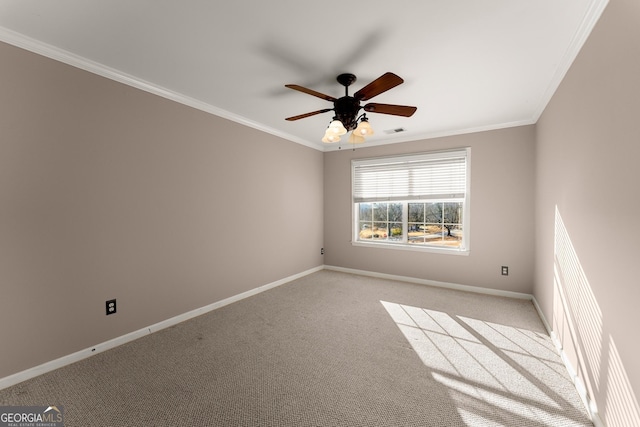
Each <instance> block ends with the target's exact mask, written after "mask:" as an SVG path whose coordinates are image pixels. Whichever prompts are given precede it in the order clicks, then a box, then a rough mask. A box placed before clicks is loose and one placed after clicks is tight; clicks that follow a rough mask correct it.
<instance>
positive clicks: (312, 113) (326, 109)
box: [285, 108, 333, 122]
mask: <svg viewBox="0 0 640 427" xmlns="http://www.w3.org/2000/svg"><path fill="white" fill-rule="evenodd" d="M331 110H333V108H325V109H324V110H318V111H312V112H311V113H306V114H300V115H299V116H293V117H287V118H286V119H285V120H288V121H290V122H292V121H294V120H300V119H304V118H305V117H311V116H315V115H316V114H322V113H326V112H327V111H331Z"/></svg>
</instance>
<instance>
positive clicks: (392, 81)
mask: <svg viewBox="0 0 640 427" xmlns="http://www.w3.org/2000/svg"><path fill="white" fill-rule="evenodd" d="M403 82H404V80H402V78H400V77H398V76H396V75H395V74H393V73H384V74H383V75H382V76H380V77H378V78H377V79H375V80H374V81H372V82H371V83H369V84H368V85H366V86H365V87H363V88H362V89H360V90H359V91H357V92H356V93H354V94H353V97H354V98H356V99H358V100H360V101H366V100H367V99H371V98H373V97H374V96H376V95H380V94H381V93H382V92H386V91H388V90H389V89H391V88H394V87H396V86H398V85H399V84H402V83H403Z"/></svg>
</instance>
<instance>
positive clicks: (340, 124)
mask: <svg viewBox="0 0 640 427" xmlns="http://www.w3.org/2000/svg"><path fill="white" fill-rule="evenodd" d="M336 80H338V83H340V84H341V85H342V86H344V88H345V94H344V96H343V97H341V98H334V97H333V96H329V95H325V94H323V93H320V92H316V91H315V90H312V89H307V88H306V87H303V86H299V85H293V84H288V85H285V87H288V88H290V89H294V90H297V91H300V92H304V93H306V94H309V95H313V96H316V97H318V98H322V99H324V100H326V101H329V102H333V108H325V109H322V110H318V111H312V112H310V113H305V114H300V115H298V116H293V117H287V118H286V119H285V120H288V121H294V120H299V119H304V118H306V117H311V116H315V115H316V114H322V113H326V112H328V111H334V112H335V116H334V118H333V121H332V122H331V124H330V125H329V127H328V128H327V131H326V133H325V136H324V138H322V141H323V142H338V141H340V135H344V134H345V133H347V132H348V131H354V132H353V133H352V134H351V137H350V138H349V142H355V143H357V142H364V137H365V136H369V135H372V134H373V131H372V130H371V126H369V123H368V119H367V116H366V113H381V114H391V115H394V116H403V117H411V116H412V115H413V113H415V112H416V110H417V108H416V107H410V106H407V105H392V104H378V103H375V102H370V103H368V104H365V105H364V106H361V105H360V102H361V101H367V100H369V99H371V98H373V97H374V96H377V95H380V94H381V93H383V92H386V91H388V90H389V89H392V88H394V87H396V86H398V85H399V84H401V83H403V82H404V80H402V78H400V77H398V76H397V75H395V74H393V73H385V74H383V75H382V76H380V77H378V78H377V79H375V80H374V81H372V82H371V83H369V84H368V85H366V86H365V87H363V88H362V89H360V90H358V91H357V92H355V93H354V94H353V96H349V86H350V85H351V84H353V83H354V82H355V81H356V76H355V75H353V74H350V73H344V74H340V75H339V76H338V77H337V79H336ZM361 109H363V110H364V111H365V113H363V114H362V115H361V116H358V113H359V112H360V110H361Z"/></svg>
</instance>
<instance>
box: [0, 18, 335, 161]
mask: <svg viewBox="0 0 640 427" xmlns="http://www.w3.org/2000/svg"><path fill="white" fill-rule="evenodd" d="M0 41H3V42H5V43H8V44H10V45H13V46H16V47H19V48H21V49H24V50H27V51H29V52H33V53H35V54H38V55H41V56H44V57H47V58H50V59H53V60H55V61H59V62H62V63H64V64H67V65H70V66H72V67H75V68H79V69H81V70H84V71H88V72H90V73H92V74H96V75H98V76H101V77H104V78H107V79H110V80H113V81H116V82H118V83H122V84H125V85H127V86H131V87H134V88H136V89H140V90H143V91H145V92H148V93H151V94H154V95H157V96H160V97H162V98H165V99H168V100H171V101H174V102H177V103H179V104H183V105H186V106H188V107H192V108H195V109H197V110H200V111H204V112H206V113H209V114H213V115H215V116H218V117H222V118H224V119H228V120H231V121H233V122H236V123H239V124H242V125H245V126H248V127H250V128H253V129H257V130H259V131H262V132H265V133H268V134H271V135H274V136H277V137H279V138H282V139H286V140H289V141H292V142H296V143H298V144H302V145H305V146H307V147H310V148H313V149H315V150H320V151H322V150H321V148H319V147H318V144H314V143H312V142H310V141H307V140H304V139H301V138H298V137H296V136H293V135H290V134H287V133H284V132H280V131H278V130H275V129H273V128H271V127H268V126H265V125H263V124H261V123H257V122H254V121H253V120H249V119H247V118H246V117H243V116H240V115H238V114H235V113H231V112H229V111H227V110H223V109H222V108H218V107H216V106H214V105H211V104H207V103H205V102H202V101H200V100H198V99H195V98H192V97H189V96H186V95H183V94H181V93H179V92H176V91H173V90H170V89H167V88H165V87H162V86H160V85H157V84H154V83H151V82H148V81H145V80H142V79H139V78H137V77H135V76H132V75H130V74H127V73H124V72H122V71H119V70H116V69H115V68H111V67H108V66H106V65H104V64H101V63H99V62H96V61H92V60H90V59H87V58H84V57H82V56H79V55H76V54H74V53H71V52H69V51H66V50H64V49H60V48H58V47H55V46H52V45H49V44H47V43H44V42H42V41H39V40H36V39H33V38H31V37H28V36H25V35H24V34H21V33H18V32H15V31H13V30H9V29H7V28H4V27H0Z"/></svg>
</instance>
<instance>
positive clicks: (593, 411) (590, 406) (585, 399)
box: [324, 265, 606, 427]
mask: <svg viewBox="0 0 640 427" xmlns="http://www.w3.org/2000/svg"><path fill="white" fill-rule="evenodd" d="M324 268H325V269H326V270H333V271H339V272H342V273H351V274H358V275H360V276H368V277H377V278H381V279H389V280H397V281H401V282H409V283H417V284H421V285H428V286H436V287H440V288H447V289H455V290H459V291H466V292H474V293H479V294H485V295H495V296H502V297H509V298H518V299H526V300H530V301H531V302H532V303H533V305H534V307H535V308H536V311H537V312H538V315H539V316H540V319H541V320H542V323H543V324H544V327H545V328H546V330H547V332H548V333H549V336H550V337H551V340H552V341H553V343H554V345H555V346H556V348H557V349H558V352H559V353H560V357H561V358H562V361H563V362H564V365H565V368H566V369H567V372H568V373H569V376H570V377H571V379H572V381H573V384H574V386H575V387H576V390H577V391H578V394H579V395H580V398H581V399H582V403H583V404H584V406H585V408H586V409H587V411H588V413H589V415H590V416H591V421H593V425H594V427H606V426H605V424H604V423H603V422H602V420H601V419H600V416H599V415H598V411H597V407H596V405H595V403H594V402H593V401H591V399H590V398H589V396H588V394H587V388H586V387H585V385H584V383H583V381H582V379H581V378H580V377H579V376H578V375H577V371H576V370H575V368H574V367H573V365H572V364H571V362H570V361H569V359H568V358H567V355H566V353H565V352H564V350H563V348H562V345H561V344H560V341H559V340H558V338H557V337H556V334H555V332H553V330H552V328H551V325H550V324H549V322H548V321H547V319H546V317H545V315H544V313H543V312H542V309H541V308H540V305H539V304H538V301H537V300H536V298H535V297H534V296H533V295H531V294H525V293H520V292H511V291H501V290H497V289H490V288H482V287H477V286H468V285H460V284H456V283H448V282H438V281H434V280H425V279H417V278H415V277H406V276H397V275H393V274H385V273H376V272H372V271H364V270H356V269H352V268H344V267H336V266H331V265H325V266H324Z"/></svg>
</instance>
